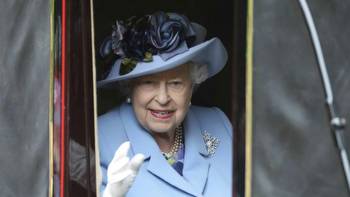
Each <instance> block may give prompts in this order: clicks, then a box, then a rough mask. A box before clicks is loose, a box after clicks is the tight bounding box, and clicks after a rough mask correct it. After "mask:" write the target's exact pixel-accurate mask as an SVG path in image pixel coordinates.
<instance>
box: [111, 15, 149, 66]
mask: <svg viewBox="0 0 350 197" xmlns="http://www.w3.org/2000/svg"><path fill="white" fill-rule="evenodd" d="M148 29H149V23H148V17H147V16H145V17H141V18H136V17H131V18H129V19H128V20H126V21H125V22H124V21H116V24H115V25H114V26H113V32H112V49H113V52H114V53H115V54H116V55H118V56H120V57H121V58H132V59H134V60H137V61H143V59H144V57H145V56H146V53H147V52H148V50H149V48H150V47H149V46H148V40H149V38H148Z"/></svg>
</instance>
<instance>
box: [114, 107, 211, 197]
mask: <svg viewBox="0 0 350 197" xmlns="http://www.w3.org/2000/svg"><path fill="white" fill-rule="evenodd" d="M120 115H121V118H122V121H123V125H124V127H125V132H126V134H127V136H128V138H129V140H130V143H131V149H132V152H133V153H134V154H136V153H142V154H144V155H145V157H146V160H148V159H149V164H148V167H147V170H148V171H149V172H150V173H152V174H153V175H154V176H156V177H158V178H159V179H161V180H163V181H165V182H166V183H168V184H170V185H172V186H174V187H176V188H178V189H180V190H182V191H184V192H186V193H189V194H192V195H194V196H199V193H200V194H202V193H203V190H204V187H205V183H206V180H207V176H208V171H209V163H208V162H207V161H206V160H205V159H204V158H203V157H206V156H207V151H206V147H205V145H204V142H203V139H202V136H201V130H200V127H199V123H198V121H197V120H196V119H195V117H194V116H193V114H192V113H191V112H190V110H189V112H188V114H187V117H186V119H185V122H184V128H185V162H184V169H183V177H182V176H181V175H179V174H178V173H177V172H176V170H175V169H173V168H172V167H171V166H170V165H169V164H168V163H167V161H166V160H165V159H164V157H163V155H162V154H161V152H160V150H159V147H158V145H157V144H156V142H155V140H154V139H153V137H152V136H151V135H150V134H149V133H148V132H147V131H146V130H145V129H143V128H142V126H141V125H139V123H138V121H137V119H136V116H135V115H134V112H133V110H132V107H131V106H130V105H128V104H123V105H122V106H121V114H120ZM186 139H189V140H186ZM202 155H203V156H202Z"/></svg>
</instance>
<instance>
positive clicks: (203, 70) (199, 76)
mask: <svg viewBox="0 0 350 197" xmlns="http://www.w3.org/2000/svg"><path fill="white" fill-rule="evenodd" d="M188 65H189V66H190V75H191V80H192V83H193V85H194V86H198V85H199V84H201V83H202V82H204V81H205V80H207V79H208V76H209V74H208V67H207V65H206V64H199V63H196V62H192V61H191V62H188Z"/></svg>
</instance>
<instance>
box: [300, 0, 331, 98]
mask: <svg viewBox="0 0 350 197" xmlns="http://www.w3.org/2000/svg"><path fill="white" fill-rule="evenodd" d="M299 3H300V6H301V8H302V10H303V12H304V16H305V19H306V22H307V24H308V27H309V30H310V34H311V39H312V43H313V44H314V48H315V51H316V56H317V61H318V63H319V64H320V69H321V74H322V75H323V85H324V87H325V89H326V93H327V94H326V100H327V103H328V104H331V103H333V92H332V88H331V83H330V81H329V80H328V79H329V77H328V72H327V68H326V63H325V61H324V57H323V52H322V48H321V44H320V40H319V38H318V34H317V31H316V27H315V23H314V20H313V18H312V15H311V13H310V9H309V6H308V4H307V2H306V0H299Z"/></svg>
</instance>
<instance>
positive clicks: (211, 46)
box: [97, 23, 227, 87]
mask: <svg viewBox="0 0 350 197" xmlns="http://www.w3.org/2000/svg"><path fill="white" fill-rule="evenodd" d="M191 26H192V27H193V31H194V32H195V35H196V39H195V44H194V46H192V47H189V48H187V46H186V43H185V41H184V42H183V43H182V44H180V45H179V46H178V48H184V46H183V45H185V48H186V49H185V50H183V49H181V50H178V51H180V52H176V51H177V49H175V52H174V51H172V52H171V53H170V55H169V53H167V54H168V55H167V54H165V56H166V57H164V54H156V55H153V56H152V57H153V60H152V61H150V62H144V61H140V62H138V63H137V64H136V66H135V68H134V69H133V70H132V71H131V72H129V73H126V74H120V69H121V62H122V58H119V59H117V60H116V61H115V63H114V64H113V66H112V68H111V70H110V72H109V74H108V75H107V77H106V78H105V79H104V80H100V81H98V82H97V86H98V87H105V86H108V85H111V84H113V83H114V82H117V81H120V80H128V79H133V78H136V77H140V76H144V75H149V74H154V73H158V72H162V71H166V70H170V69H172V68H175V67H177V66H179V65H182V64H185V63H187V62H189V61H192V62H196V63H199V64H205V65H207V70H208V78H209V77H212V76H214V75H215V74H217V73H218V72H219V71H221V70H222V69H223V67H224V66H225V64H226V62H227V52H226V49H225V47H224V45H223V44H222V42H221V41H220V39H219V38H216V37H214V38H212V39H210V40H207V41H203V40H204V39H205V34H206V30H205V28H204V27H203V26H201V25H199V24H196V23H191Z"/></svg>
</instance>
